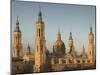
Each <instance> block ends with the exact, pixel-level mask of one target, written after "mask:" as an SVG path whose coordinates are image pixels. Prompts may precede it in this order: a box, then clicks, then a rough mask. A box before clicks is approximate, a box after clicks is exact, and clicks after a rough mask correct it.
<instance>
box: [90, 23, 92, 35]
mask: <svg viewBox="0 0 100 75" xmlns="http://www.w3.org/2000/svg"><path fill="white" fill-rule="evenodd" d="M90 33H92V25H91V26H90Z"/></svg>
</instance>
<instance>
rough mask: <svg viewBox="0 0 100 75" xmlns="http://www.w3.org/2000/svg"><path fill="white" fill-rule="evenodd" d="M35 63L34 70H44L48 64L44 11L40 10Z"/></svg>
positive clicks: (36, 33)
mask: <svg viewBox="0 0 100 75" xmlns="http://www.w3.org/2000/svg"><path fill="white" fill-rule="evenodd" d="M34 45H35V46H34V47H35V65H34V72H42V71H43V70H44V69H43V68H44V67H45V66H43V65H45V64H46V40H45V25H44V22H43V21H42V12H41V10H39V13H38V21H37V22H36V32H35V44H34Z"/></svg>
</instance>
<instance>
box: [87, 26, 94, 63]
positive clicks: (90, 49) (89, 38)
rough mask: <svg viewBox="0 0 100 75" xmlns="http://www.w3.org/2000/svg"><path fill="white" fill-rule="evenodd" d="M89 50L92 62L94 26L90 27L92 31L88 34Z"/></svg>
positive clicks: (91, 61) (92, 61)
mask: <svg viewBox="0 0 100 75" xmlns="http://www.w3.org/2000/svg"><path fill="white" fill-rule="evenodd" d="M88 50H89V60H90V63H94V61H95V60H94V34H93V32H92V27H90V33H89V35H88Z"/></svg>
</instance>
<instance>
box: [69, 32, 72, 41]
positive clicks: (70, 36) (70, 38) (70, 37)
mask: <svg viewBox="0 0 100 75" xmlns="http://www.w3.org/2000/svg"><path fill="white" fill-rule="evenodd" d="M69 40H72V33H71V32H70V35H69Z"/></svg>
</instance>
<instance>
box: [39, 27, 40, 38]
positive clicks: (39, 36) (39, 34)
mask: <svg viewBox="0 0 100 75" xmlns="http://www.w3.org/2000/svg"><path fill="white" fill-rule="evenodd" d="M39 37H40V29H39Z"/></svg>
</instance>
